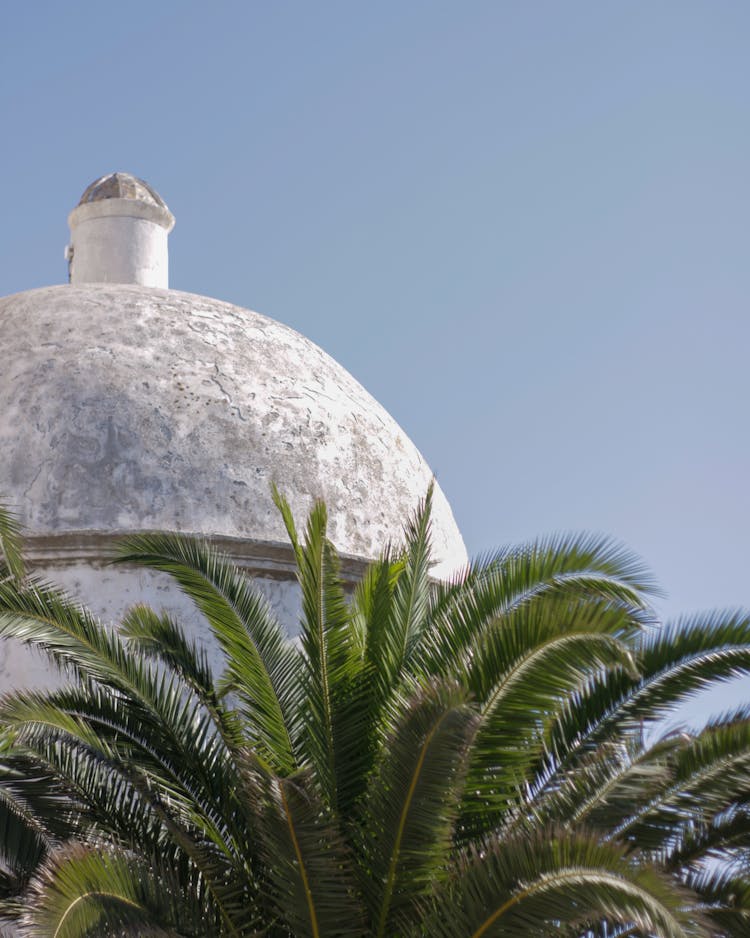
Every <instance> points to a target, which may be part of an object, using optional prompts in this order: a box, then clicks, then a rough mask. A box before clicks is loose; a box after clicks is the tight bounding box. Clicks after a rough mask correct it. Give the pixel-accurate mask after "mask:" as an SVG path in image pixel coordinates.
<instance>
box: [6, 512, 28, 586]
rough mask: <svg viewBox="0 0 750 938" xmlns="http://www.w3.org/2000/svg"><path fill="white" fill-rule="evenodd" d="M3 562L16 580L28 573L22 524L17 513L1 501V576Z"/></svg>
mask: <svg viewBox="0 0 750 938" xmlns="http://www.w3.org/2000/svg"><path fill="white" fill-rule="evenodd" d="M2 562H4V564H5V567H6V568H7V571H8V573H9V574H10V576H11V577H13V578H14V579H16V580H22V579H23V577H24V575H25V573H26V564H25V562H24V559H23V545H22V537H21V525H20V522H19V521H18V518H17V517H16V515H15V514H14V513H13V512H12V511H10V510H9V509H8V507H7V506H6V505H5V504H4V503H3V502H1V501H0V578H2V576H3V574H2Z"/></svg>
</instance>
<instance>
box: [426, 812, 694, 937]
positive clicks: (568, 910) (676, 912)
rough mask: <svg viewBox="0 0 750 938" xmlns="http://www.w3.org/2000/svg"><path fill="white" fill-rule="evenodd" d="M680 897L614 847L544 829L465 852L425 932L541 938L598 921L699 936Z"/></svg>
mask: <svg viewBox="0 0 750 938" xmlns="http://www.w3.org/2000/svg"><path fill="white" fill-rule="evenodd" d="M685 900H686V895H685V893H683V892H682V891H681V890H679V889H678V888H675V886H674V885H673V884H671V883H669V882H667V881H666V880H662V879H661V878H660V877H659V876H658V875H656V874H655V873H654V872H653V871H651V870H648V869H638V868H635V867H633V866H632V865H631V864H629V863H627V862H626V860H625V858H624V856H623V851H622V849H621V848H617V847H614V846H609V845H604V844H601V843H600V842H598V840H596V839H595V838H591V837H585V836H583V835H578V836H573V837H571V836H563V835H559V834H557V833H556V832H555V831H554V830H550V831H546V832H540V834H539V835H538V836H537V837H535V838H523V839H518V840H511V841H507V842H495V843H492V842H488V843H486V844H484V845H483V846H482V847H481V848H476V849H474V850H471V851H469V852H467V853H466V854H465V855H464V856H463V857H462V858H461V859H460V860H459V861H458V863H457V865H456V867H455V869H454V874H453V877H452V878H451V879H450V880H449V881H448V882H447V883H446V884H445V885H444V886H442V887H441V888H440V890H439V892H438V894H437V896H436V899H435V905H434V909H433V910H432V912H431V914H430V915H429V917H428V919H427V921H426V926H427V927H426V932H425V933H426V934H429V935H431V936H435V938H527V936H530V935H531V936H534V935H536V936H539V938H543V936H548V935H552V934H557V933H559V932H560V931H562V930H563V929H565V930H566V931H567V929H566V928H565V926H568V925H573V926H574V928H573V930H572V933H573V934H576V935H580V934H585V933H586V932H587V930H588V928H589V926H590V925H592V924H595V923H597V922H598V921H601V920H602V919H606V920H607V921H608V922H610V923H611V924H612V925H615V926H616V925H623V926H625V927H629V926H635V928H636V933H638V934H643V935H649V936H656V938H686V936H696V938H697V936H699V935H705V932H704V931H703V930H702V922H701V919H700V917H699V915H697V914H696V913H695V911H694V910H693V911H690V912H686V910H685V908H684V906H685ZM414 934H415V935H416V934H418V932H416V931H415V932H414Z"/></svg>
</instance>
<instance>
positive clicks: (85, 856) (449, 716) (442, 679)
mask: <svg viewBox="0 0 750 938" xmlns="http://www.w3.org/2000/svg"><path fill="white" fill-rule="evenodd" d="M276 502H277V505H278V507H279V510H280V511H281V513H282V516H283V518H284V521H285V523H286V527H287V531H288V533H289V537H290V540H291V543H292V546H293V549H294V552H295V556H296V560H297V567H298V578H299V584H300V589H301V595H302V617H301V631H300V636H299V640H298V642H291V641H289V640H287V639H286V638H285V637H284V633H283V630H282V628H281V626H280V624H279V623H278V622H277V621H276V619H275V618H274V616H273V614H272V612H271V610H270V608H269V606H268V605H267V603H266V602H265V601H264V600H263V599H262V598H261V597H260V595H259V594H258V593H257V592H256V591H255V590H254V589H253V587H252V586H251V584H250V583H249V581H248V580H247V578H246V577H245V576H244V575H243V574H242V573H241V572H240V571H238V570H236V569H235V568H234V567H232V566H231V564H229V563H228V562H227V561H226V560H225V559H223V558H222V557H221V556H220V555H219V554H217V553H216V552H215V551H214V550H212V549H211V548H210V546H208V545H207V544H205V543H203V542H201V541H199V540H196V539H193V538H189V537H186V536H180V535H176V534H153V535H140V536H135V537H131V538H129V539H128V540H127V541H125V542H124V544H123V546H122V550H121V556H120V558H119V560H120V562H124V563H129V564H141V565H145V566H148V567H150V568H152V569H154V570H158V571H162V572H164V573H167V574H169V575H170V576H171V577H172V578H174V580H175V581H176V582H177V583H178V584H179V586H180V587H181V588H182V589H183V590H184V591H185V592H186V593H187V594H188V595H189V596H190V597H191V598H192V599H193V601H194V602H195V604H196V605H197V607H198V609H199V610H200V611H201V612H202V614H203V616H204V617H205V619H206V621H207V623H208V625H209V626H210V630H211V633H212V635H213V637H214V639H215V641H216V643H217V644H218V646H219V648H220V650H221V654H222V658H223V668H222V670H221V673H218V674H214V673H213V672H212V670H211V668H210V667H209V663H208V659H207V656H206V653H205V651H203V650H202V649H201V648H200V647H198V645H196V643H195V642H193V641H191V640H189V639H188V638H186V636H185V634H184V633H183V632H182V631H181V629H180V627H179V626H178V624H177V623H176V622H174V621H173V620H172V619H171V618H170V617H169V616H167V615H165V614H161V613H158V612H155V611H154V610H152V609H149V608H147V607H143V606H138V607H135V608H133V609H131V610H130V612H129V613H128V614H127V615H126V617H125V619H124V621H123V623H122V626H121V629H120V630H119V632H114V631H111V630H109V629H107V628H106V627H104V626H103V625H101V624H100V623H99V622H98V621H97V620H96V619H95V618H94V617H93V616H92V615H91V614H90V613H88V612H87V611H86V610H85V609H82V608H80V607H79V606H78V605H77V604H75V603H73V602H71V601H70V600H68V599H66V598H65V597H64V596H63V595H61V594H60V593H58V592H57V591H56V590H55V589H53V588H51V587H49V586H47V585H46V584H43V583H40V582H38V581H36V580H35V579H33V578H30V577H27V576H26V575H25V573H24V570H23V565H22V560H21V554H20V552H19V549H18V543H19V541H18V532H17V530H16V528H15V526H14V524H13V521H12V518H11V517H10V516H9V515H8V513H7V512H5V511H4V510H2V509H0V550H1V552H2V554H3V557H4V560H3V562H2V568H0V635H2V636H5V637H13V638H15V639H16V640H21V641H23V642H26V643H27V644H30V645H33V646H36V647H38V648H40V649H42V650H43V651H44V652H45V653H46V654H47V655H48V656H49V657H50V658H51V659H52V660H53V661H54V662H55V663H56V664H57V665H58V666H59V667H60V668H61V669H62V670H63V671H64V672H65V673H66V674H67V676H68V678H69V680H68V682H67V684H66V685H65V686H64V687H63V688H62V689H57V690H50V691H47V692H31V691H25V692H16V693H12V694H9V695H7V696H5V697H4V698H3V699H2V701H1V702H0V722H1V724H2V728H3V730H2V737H1V738H0V745H1V746H2V753H1V754H0V759H1V760H2V764H1V765H0V826H1V827H2V833H3V836H2V843H0V886H1V887H2V894H3V896H4V898H3V899H2V911H3V914H4V915H5V916H6V918H7V919H8V920H13V921H15V922H16V923H17V925H18V926H19V927H21V928H22V929H23V933H24V934H28V935H31V936H57V938H74V936H84V935H123V934H127V935H171V936H186V938H187V936H198V935H201V936H205V935H215V936H225V935H226V936H243V938H244V936H253V935H258V936H260V935H262V936H267V938H282V936H287V938H288V936H296V938H303V936H305V938H307V936H310V938H365V936H373V938H397V936H403V938H417V936H428V935H429V936H437V938H520V936H529V935H531V936H534V935H536V936H539V938H542V936H561V938H580V936H590V938H614V936H625V935H629V936H641V938H649V936H659V938H687V936H695V938H698V936H703V938H709V936H711V938H718V936H723V938H734V936H740V935H747V934H748V933H750V878H749V877H748V858H749V857H750V853H749V852H748V851H749V848H750V816H749V814H748V797H749V796H750V774H749V773H748V765H749V764H750V719H749V716H750V714H749V713H748V708H747V707H746V706H745V707H743V708H740V709H739V710H738V711H737V712H735V713H731V714H727V715H725V716H723V717H720V718H718V719H716V720H714V721H712V722H710V723H708V725H707V726H706V727H705V729H703V730H702V731H701V732H700V733H697V734H689V733H686V732H679V733H671V734H666V735H664V734H663V733H662V734H661V735H660V733H659V727H660V726H661V725H663V721H664V719H665V718H666V717H667V716H669V715H670V714H672V713H673V712H674V708H675V707H676V706H678V705H679V704H680V703H681V702H683V701H684V700H686V699H688V698H689V697H690V696H691V695H693V694H695V693H696V692H697V691H699V690H701V689H704V688H705V687H707V686H709V685H711V684H712V683H714V682H719V681H724V680H727V679H729V678H731V677H733V676H735V675H736V674H738V673H744V672H747V671H748V670H750V618H748V616H746V615H742V614H722V615H718V614H715V615H709V616H703V617H695V618H692V619H687V620H685V621H682V622H678V623H676V624H674V625H670V626H665V627H658V626H657V623H656V622H655V621H654V618H653V615H652V613H651V612H650V609H649V606H648V602H647V597H648V595H649V593H650V592H651V591H652V590H653V584H652V583H651V580H650V578H649V577H648V575H647V574H646V573H645V571H644V570H643V568H642V566H641V565H640V564H639V563H638V562H637V561H635V560H634V558H633V557H632V556H630V555H629V554H628V553H627V552H626V551H624V550H622V549H621V548H619V547H617V546H616V545H613V544H612V543H611V542H609V541H607V540H604V539H594V538H587V537H578V538H557V539H551V540H546V541H539V542H537V543H534V544H531V545H526V546H523V547H520V548H514V549H506V550H503V551H500V552H498V553H497V554H495V555H493V556H491V557H489V558H486V559H484V560H482V561H480V562H477V563H476V564H474V565H472V566H471V567H470V568H469V569H467V570H466V571H464V572H463V573H462V574H461V575H460V576H457V577H456V579H455V580H454V581H453V582H449V583H435V582H433V581H431V579H430V576H429V570H430V535H429V530H430V496H429V494H428V497H427V499H426V501H425V504H424V505H423V506H422V508H421V509H420V511H419V512H418V513H417V514H416V515H415V517H414V518H413V519H411V520H410V521H409V523H408V525H407V527H406V536H405V544H404V546H403V547H401V548H399V549H389V550H386V551H385V552H384V553H383V555H382V556H381V558H380V559H379V560H378V561H377V562H376V563H373V564H372V565H371V566H370V567H369V568H368V570H367V572H366V574H365V576H364V577H363V579H362V581H361V582H360V583H359V584H358V585H357V587H356V589H355V590H354V591H353V593H349V592H348V591H347V589H346V587H345V585H344V583H343V581H342V578H341V576H340V575H339V561H338V557H337V554H336V551H335V550H334V548H333V546H332V545H331V543H330V542H329V541H328V539H327V537H326V527H327V517H326V510H325V507H324V506H323V505H321V504H318V505H316V506H315V508H314V509H313V511H312V512H311V514H310V516H309V518H308V520H307V523H306V526H305V529H304V533H303V535H302V536H300V535H299V534H298V532H297V529H296V527H295V524H294V521H293V519H292V517H291V513H290V510H289V507H288V505H287V503H286V502H285V501H284V499H283V498H282V497H281V496H280V495H279V494H278V493H276Z"/></svg>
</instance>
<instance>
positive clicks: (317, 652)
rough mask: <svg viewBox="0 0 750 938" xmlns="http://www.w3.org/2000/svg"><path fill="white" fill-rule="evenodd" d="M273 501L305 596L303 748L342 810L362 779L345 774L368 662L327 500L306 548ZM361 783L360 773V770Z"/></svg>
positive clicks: (286, 511)
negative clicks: (342, 768)
mask: <svg viewBox="0 0 750 938" xmlns="http://www.w3.org/2000/svg"><path fill="white" fill-rule="evenodd" d="M274 498H275V500H276V503H277V505H278V507H279V510H280V511H281V513H282V516H283V518H284V520H285V523H286V525H287V528H288V532H289V538H290V540H291V542H292V545H293V547H294V550H295V554H296V556H297V567H298V569H297V576H298V580H299V585H300V590H301V592H302V622H301V634H300V644H301V646H302V653H303V665H302V669H301V674H300V681H301V684H302V687H303V690H304V701H305V704H304V712H303V714H302V723H303V732H302V737H301V745H302V747H303V751H304V753H305V756H306V758H307V759H308V760H309V762H310V763H311V764H312V765H313V766H315V770H316V775H317V778H318V780H319V783H320V786H321V791H322V792H323V793H324V796H325V798H326V800H327V802H328V804H329V805H330V806H331V807H332V808H334V809H336V808H337V806H338V803H339V800H340V799H341V798H343V799H344V801H345V802H346V803H347V804H348V803H351V800H352V795H353V792H352V790H351V789H349V788H348V785H349V780H350V779H351V780H352V781H353V783H354V790H355V791H356V790H357V789H358V787H359V786H358V785H357V784H356V781H355V780H354V778H353V776H354V775H355V773H354V772H352V774H351V776H349V777H347V773H343V772H339V767H340V766H341V765H347V766H350V765H351V767H352V768H354V763H353V761H352V760H356V759H357V757H358V752H359V748H360V743H361V740H362V737H363V734H364V733H365V731H366V728H367V722H368V712H367V710H366V709H365V708H364V707H363V706H361V705H360V704H364V700H363V697H362V695H361V694H360V693H359V690H360V688H361V686H362V685H361V680H362V674H363V671H364V661H363V659H362V656H361V647H360V645H359V643H358V642H357V640H356V634H355V633H354V632H353V630H352V629H351V627H350V623H351V613H350V609H349V605H348V602H347V598H346V595H345V593H344V588H343V584H342V581H341V577H340V575H339V559H338V555H337V553H336V550H335V548H334V547H333V545H332V544H331V542H330V541H329V540H328V538H327V536H326V531H327V524H328V515H327V512H326V508H325V506H324V505H323V504H322V502H318V503H316V504H315V505H314V506H313V508H312V510H311V512H310V515H309V517H308V521H307V525H306V528H305V539H304V543H302V542H300V539H299V536H298V534H297V531H296V528H295V527H294V520H293V518H292V515H291V510H290V508H289V505H288V504H287V502H286V501H285V500H284V499H283V497H282V496H281V495H280V494H279V492H278V491H277V490H275V491H274ZM360 777H361V772H360Z"/></svg>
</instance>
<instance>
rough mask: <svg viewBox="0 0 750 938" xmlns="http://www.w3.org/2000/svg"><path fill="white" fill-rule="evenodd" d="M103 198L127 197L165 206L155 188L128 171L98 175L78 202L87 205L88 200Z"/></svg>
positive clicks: (97, 200)
mask: <svg viewBox="0 0 750 938" xmlns="http://www.w3.org/2000/svg"><path fill="white" fill-rule="evenodd" d="M105 199H129V200H131V201H133V202H145V203H146V204H147V205H157V206H158V207H159V208H167V203H166V202H165V201H164V199H162V197H161V196H160V195H159V193H158V192H157V191H156V190H155V189H153V188H152V187H151V186H150V185H149V184H148V183H147V182H144V181H143V179H138V177H137V176H131V175H130V173H107V175H106V176H100V178H99V179H96V180H94V182H92V183H91V185H90V186H88V187H87V188H86V190H85V191H84V193H83V195H82V196H81V198H80V200H79V202H78V204H79V205H87V204H88V203H90V202H103V201H104V200H105Z"/></svg>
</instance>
